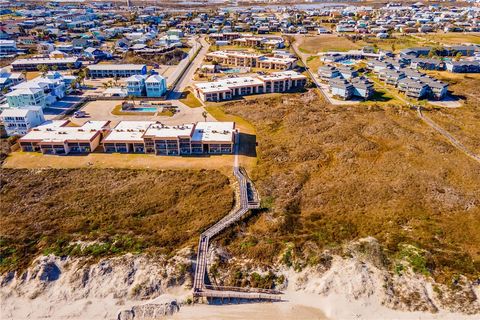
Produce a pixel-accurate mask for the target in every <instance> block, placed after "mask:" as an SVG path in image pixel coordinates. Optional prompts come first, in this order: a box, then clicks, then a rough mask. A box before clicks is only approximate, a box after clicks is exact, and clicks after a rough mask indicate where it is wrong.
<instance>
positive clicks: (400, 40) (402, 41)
mask: <svg viewBox="0 0 480 320" xmlns="http://www.w3.org/2000/svg"><path fill="white" fill-rule="evenodd" d="M356 44H357V45H360V46H362V47H364V46H373V47H377V48H379V49H383V50H391V51H395V52H399V51H400V50H403V49H406V48H411V47H419V46H428V45H432V44H431V43H430V42H429V41H428V40H425V41H422V40H421V39H418V38H417V37H414V36H411V35H394V36H393V38H390V39H377V38H375V37H372V38H368V39H365V40H360V41H357V42H356Z"/></svg>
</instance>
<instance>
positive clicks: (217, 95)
mask: <svg viewBox="0 0 480 320" xmlns="http://www.w3.org/2000/svg"><path fill="white" fill-rule="evenodd" d="M306 82H307V77H306V76H304V75H302V74H300V73H298V72H295V71H283V72H275V73H272V74H269V75H257V76H255V77H239V78H227V79H222V80H218V81H213V82H201V83H195V84H194V85H193V92H194V94H195V96H197V97H198V98H199V99H200V100H202V101H222V100H230V99H233V98H235V97H240V96H245V95H251V94H260V93H273V92H287V91H291V90H298V89H301V88H303V87H305V85H306Z"/></svg>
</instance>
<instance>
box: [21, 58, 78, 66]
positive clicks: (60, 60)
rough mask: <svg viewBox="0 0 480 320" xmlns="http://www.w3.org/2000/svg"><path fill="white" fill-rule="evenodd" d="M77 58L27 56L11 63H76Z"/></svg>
mask: <svg viewBox="0 0 480 320" xmlns="http://www.w3.org/2000/svg"><path fill="white" fill-rule="evenodd" d="M77 61H78V58H76V57H66V58H29V59H17V60H15V61H13V62H12V65H24V64H56V63H76V62H77Z"/></svg>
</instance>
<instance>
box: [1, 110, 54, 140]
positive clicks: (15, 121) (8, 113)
mask: <svg viewBox="0 0 480 320" xmlns="http://www.w3.org/2000/svg"><path fill="white" fill-rule="evenodd" d="M0 119H1V120H2V122H3V125H4V126H5V131H6V132H7V135H9V136H17V135H18V136H23V135H25V134H27V132H28V130H30V129H32V128H34V127H36V126H38V125H40V124H41V123H43V122H45V117H44V116H43V111H42V108H41V107H37V106H30V107H24V108H9V109H5V110H4V111H3V112H2V113H1V114H0Z"/></svg>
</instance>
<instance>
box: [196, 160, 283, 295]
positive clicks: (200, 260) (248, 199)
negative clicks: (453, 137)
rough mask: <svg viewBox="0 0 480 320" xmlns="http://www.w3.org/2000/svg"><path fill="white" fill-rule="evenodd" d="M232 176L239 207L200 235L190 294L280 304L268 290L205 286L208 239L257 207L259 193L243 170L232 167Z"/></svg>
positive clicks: (278, 292) (278, 293)
mask: <svg viewBox="0 0 480 320" xmlns="http://www.w3.org/2000/svg"><path fill="white" fill-rule="evenodd" d="M233 174H234V175H235V177H236V178H237V181H238V188H239V198H240V201H239V205H238V206H236V207H235V208H234V209H233V210H232V211H231V212H230V213H229V214H228V215H226V216H225V217H223V218H222V219H221V220H220V221H218V222H217V223H215V224H214V225H213V226H211V227H210V228H208V229H207V230H205V231H204V232H203V233H202V234H201V235H200V240H199V242H198V255H197V266H196V269H195V277H194V281H193V293H194V296H197V297H207V298H227V299H260V300H270V301H279V300H281V296H280V294H281V292H280V291H278V290H268V289H260V288H241V287H225V286H213V285H206V284H205V274H206V271H207V254H208V245H209V243H210V239H211V238H213V237H214V236H216V235H217V234H219V233H220V232H222V231H223V230H225V229H226V228H228V227H230V226H231V225H232V224H234V223H235V222H237V221H239V220H240V219H241V218H242V217H243V216H244V215H245V214H246V213H247V212H248V211H249V209H256V208H259V207H260V201H259V198H258V193H257V191H256V190H255V187H254V185H253V183H252V182H251V180H250V179H249V178H248V176H247V173H246V171H245V170H244V169H243V168H239V167H234V170H233Z"/></svg>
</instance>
